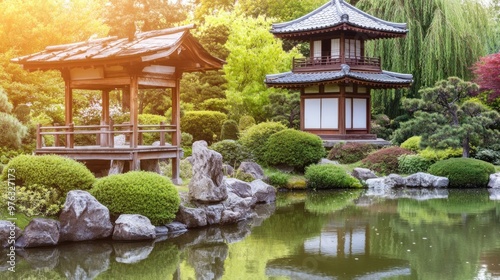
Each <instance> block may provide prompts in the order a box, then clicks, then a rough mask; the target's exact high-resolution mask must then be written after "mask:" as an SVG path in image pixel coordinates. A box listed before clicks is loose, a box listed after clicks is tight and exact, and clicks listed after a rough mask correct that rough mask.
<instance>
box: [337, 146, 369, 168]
mask: <svg viewBox="0 0 500 280" xmlns="http://www.w3.org/2000/svg"><path fill="white" fill-rule="evenodd" d="M373 150H374V147H373V145H370V144H364V143H354V142H349V143H338V144H335V145H334V146H333V147H332V149H331V150H330V152H329V153H328V159H329V160H336V161H338V162H340V163H342V164H349V163H355V162H357V161H360V160H362V159H364V158H365V157H366V156H368V154H369V153H370V152H371V151H373Z"/></svg>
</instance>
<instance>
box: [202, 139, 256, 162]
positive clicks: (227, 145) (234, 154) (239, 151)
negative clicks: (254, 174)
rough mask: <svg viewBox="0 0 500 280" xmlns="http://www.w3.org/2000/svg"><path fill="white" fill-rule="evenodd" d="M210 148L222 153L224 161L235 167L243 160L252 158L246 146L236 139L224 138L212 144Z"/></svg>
mask: <svg viewBox="0 0 500 280" xmlns="http://www.w3.org/2000/svg"><path fill="white" fill-rule="evenodd" d="M210 149H212V150H214V151H216V152H218V153H220V154H221V155H222V161H223V162H224V163H225V164H228V165H230V166H232V167H234V168H238V167H239V166H240V164H241V162H243V161H245V160H248V159H249V158H250V154H249V153H248V152H247V151H246V150H245V148H243V146H242V145H241V144H240V143H238V142H237V141H234V140H222V141H220V142H217V143H214V144H212V146H211V147H210Z"/></svg>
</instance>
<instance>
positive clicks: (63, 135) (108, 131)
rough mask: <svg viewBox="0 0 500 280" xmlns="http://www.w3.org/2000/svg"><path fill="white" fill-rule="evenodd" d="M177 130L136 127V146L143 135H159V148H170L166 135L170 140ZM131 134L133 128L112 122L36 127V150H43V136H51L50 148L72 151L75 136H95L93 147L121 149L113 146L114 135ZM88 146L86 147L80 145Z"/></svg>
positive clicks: (129, 144) (148, 126) (166, 127)
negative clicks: (63, 148) (62, 148)
mask: <svg viewBox="0 0 500 280" xmlns="http://www.w3.org/2000/svg"><path fill="white" fill-rule="evenodd" d="M176 132H177V130H176V126H175V125H166V124H165V123H163V122H162V123H160V124H157V125H138V133H139V135H138V141H139V142H138V145H143V134H144V133H148V134H155V133H157V134H159V141H160V146H170V145H167V144H166V140H167V137H166V136H167V135H168V134H170V139H173V138H174V137H175V134H176ZM132 133H133V127H132V125H131V124H129V123H123V124H114V123H113V121H110V123H109V124H103V125H74V124H70V125H58V124H54V125H53V126H42V125H38V127H37V131H36V148H37V149H43V148H45V147H46V146H45V145H44V141H43V138H44V136H52V137H53V140H54V141H53V144H52V147H65V148H70V149H73V148H75V144H76V146H80V145H78V143H75V139H74V138H75V136H76V135H80V136H84V135H93V136H95V145H97V146H100V147H103V148H104V147H105V148H123V147H124V146H122V145H120V147H119V146H117V145H115V139H114V137H115V135H119V134H123V135H125V138H126V139H127V138H130V137H131V135H132ZM125 142H130V143H126V145H127V146H129V147H130V148H134V147H133V146H132V144H133V143H132V141H127V140H125ZM81 146H88V145H81Z"/></svg>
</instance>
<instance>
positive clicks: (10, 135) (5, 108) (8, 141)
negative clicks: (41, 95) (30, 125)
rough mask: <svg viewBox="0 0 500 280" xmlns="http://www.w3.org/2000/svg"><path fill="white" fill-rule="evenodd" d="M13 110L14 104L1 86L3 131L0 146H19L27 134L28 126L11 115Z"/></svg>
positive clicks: (0, 123)
mask: <svg viewBox="0 0 500 280" xmlns="http://www.w3.org/2000/svg"><path fill="white" fill-rule="evenodd" d="M11 111H12V104H11V103H10V102H9V99H8V98H7V95H6V94H5V92H4V91H3V89H2V88H1V87H0V131H2V133H1V135H0V147H2V148H3V147H7V148H18V147H19V146H21V143H22V139H23V138H24V137H25V136H26V134H27V128H26V127H25V126H23V124H22V123H21V122H20V121H19V120H18V119H16V118H15V117H14V116H12V115H10V113H11Z"/></svg>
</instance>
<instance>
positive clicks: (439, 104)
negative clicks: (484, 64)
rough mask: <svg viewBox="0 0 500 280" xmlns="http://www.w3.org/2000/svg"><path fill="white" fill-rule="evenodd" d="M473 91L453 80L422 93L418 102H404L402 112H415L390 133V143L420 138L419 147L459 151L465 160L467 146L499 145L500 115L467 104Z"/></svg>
mask: <svg viewBox="0 0 500 280" xmlns="http://www.w3.org/2000/svg"><path fill="white" fill-rule="evenodd" d="M477 91H478V86H477V85H476V84H474V83H471V82H464V81H462V80H461V79H459V78H457V77H450V78H448V80H442V81H439V82H437V83H436V85H435V86H434V87H431V88H425V89H422V90H421V91H420V94H421V95H422V98H421V99H408V100H405V102H404V107H405V109H406V110H408V111H411V112H415V115H414V117H415V118H413V119H411V120H409V121H407V122H404V123H401V127H400V128H399V129H398V130H396V131H395V132H394V141H395V142H399V143H400V142H402V141H403V140H405V139H406V138H408V136H412V135H421V136H422V142H421V145H422V146H424V147H425V146H430V147H432V148H438V149H443V148H448V147H452V148H458V147H462V148H463V157H469V154H470V148H471V146H479V145H485V144H488V143H491V142H496V143H499V142H500V130H499V128H500V114H499V113H498V112H496V111H494V110H491V109H488V108H487V107H486V106H484V105H483V104H481V103H479V102H475V101H473V100H467V99H468V97H469V96H470V95H472V94H475V93H476V92H477Z"/></svg>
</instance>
